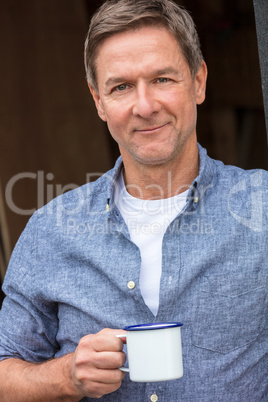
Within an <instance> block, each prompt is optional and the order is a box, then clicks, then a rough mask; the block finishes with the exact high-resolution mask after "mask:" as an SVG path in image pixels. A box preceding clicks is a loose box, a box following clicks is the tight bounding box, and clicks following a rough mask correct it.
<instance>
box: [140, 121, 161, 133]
mask: <svg viewBox="0 0 268 402" xmlns="http://www.w3.org/2000/svg"><path fill="white" fill-rule="evenodd" d="M167 124H168V123H165V124H162V125H160V126H148V127H144V128H142V129H136V130H135V131H136V132H137V133H140V134H154V133H157V132H158V131H160V130H161V129H162V128H163V127H165V126H166V125H167Z"/></svg>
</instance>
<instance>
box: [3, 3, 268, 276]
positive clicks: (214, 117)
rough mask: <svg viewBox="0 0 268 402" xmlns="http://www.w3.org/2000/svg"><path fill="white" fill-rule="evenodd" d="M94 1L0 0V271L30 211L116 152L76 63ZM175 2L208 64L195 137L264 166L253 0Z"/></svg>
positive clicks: (234, 158) (232, 160)
mask: <svg viewBox="0 0 268 402" xmlns="http://www.w3.org/2000/svg"><path fill="white" fill-rule="evenodd" d="M101 3H102V1H101V0H54V1H47V0H23V1H20V0H0V60H1V62H0V180H1V181H0V226H1V231H2V232H1V236H0V238H1V242H0V243H1V244H0V245H1V250H2V253H1V255H2V257H0V258H1V259H2V262H1V261H0V265H1V267H2V268H1V269H2V276H3V271H4V268H3V267H5V265H6V263H7V261H8V259H9V256H10V252H11V250H12V249H13V247H14V245H15V243H16V241H17V239H18V237H19V235H20V233H21V232H22V230H23V228H24V227H25V224H26V223H27V221H28V219H29V217H30V216H31V214H32V213H33V211H34V210H35V209H36V208H39V207H41V206H42V205H43V204H45V203H47V202H48V201H49V200H50V199H52V198H54V197H55V196H56V195H58V194H60V193H61V192H64V191H68V190H69V189H72V188H74V187H76V186H79V185H81V184H83V183H85V182H87V181H90V180H93V179H94V178H96V177H97V176H98V175H100V174H101V173H103V172H105V171H106V170H108V169H109V168H111V167H112V166H113V164H114V161H115V159H116V158H117V156H118V149H117V145H116V144H115V143H114V141H113V140H112V139H111V137H110V135H109V133H108V131H107V128H106V126H105V124H104V123H102V122H101V121H100V119H99V118H98V116H97V113H96V111H95V106H94V104H93V101H92V99H91V95H90V93H89V90H88V88H87V84H86V79H85V72H84V65H83V44H84V39H85V36H86V32H87V28H88V23H89V20H90V16H91V14H92V12H93V11H94V10H95V9H96V8H97V7H98V6H99V5H100V4H101ZM178 3H179V4H182V5H184V6H185V7H186V8H187V9H188V10H189V11H190V12H191V14H192V16H193V18H194V20H195V22H196V25H197V30H198V32H199V35H200V40H201V44H202V50H203V54H204V58H205V60H206V62H207V64H208V70H209V76H208V87H207V99H206V101H205V103H204V104H203V105H202V106H200V107H199V111H198V138H199V142H200V143H201V145H203V146H204V147H206V148H207V150H208V153H209V155H210V156H211V157H213V158H216V159H221V160H222V161H224V162H225V163H226V164H235V165H238V166H240V167H243V168H246V169H250V168H264V169H267V168H268V160H267V136H266V128H265V117H264V107H263V96H262V86H261V76H260V65H259V57H258V46H257V37H256V26H255V17H254V7H253V2H252V0H233V1H230V2H229V1H226V0H185V1H178ZM93 173H94V174H93ZM93 176H94V177H93Z"/></svg>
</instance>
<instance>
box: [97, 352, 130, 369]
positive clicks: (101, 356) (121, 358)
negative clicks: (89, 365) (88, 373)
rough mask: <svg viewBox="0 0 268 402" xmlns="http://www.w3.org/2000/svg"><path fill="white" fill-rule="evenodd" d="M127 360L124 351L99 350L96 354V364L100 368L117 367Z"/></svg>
mask: <svg viewBox="0 0 268 402" xmlns="http://www.w3.org/2000/svg"><path fill="white" fill-rule="evenodd" d="M125 362H126V355H125V353H124V352H97V353H96V354H95V355H94V365H95V367H96V368H99V369H117V368H118V367H121V366H123V365H124V364H125Z"/></svg>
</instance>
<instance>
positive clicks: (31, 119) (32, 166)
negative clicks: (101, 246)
mask: <svg viewBox="0 0 268 402" xmlns="http://www.w3.org/2000/svg"><path fill="white" fill-rule="evenodd" d="M88 20H89V15H88V10H87V6H86V3H85V2H84V1H82V0H54V1H47V0H23V1H20V0H1V1H0V49H1V53H0V59H1V61H0V77H1V78H0V176H1V181H2V188H3V190H6V188H8V189H11V187H12V192H11V190H10V191H9V192H8V197H7V198H8V199H7V198H6V205H5V211H6V216H7V221H8V226H9V232H10V241H11V246H12V247H13V246H14V244H15V242H16V241H17V239H18V237H19V235H20V233H21V231H22V229H23V227H24V226H25V224H26V222H27V220H28V219H29V216H30V211H31V210H33V209H35V208H37V207H39V206H41V205H42V204H44V203H46V202H47V201H48V200H49V199H51V198H52V197H54V196H55V195H56V194H57V193H59V192H60V191H61V188H62V187H63V186H67V187H66V189H68V188H71V187H72V185H70V186H69V184H71V183H73V184H74V185H81V184H83V183H85V182H86V174H87V173H91V172H104V171H106V170H107V169H109V168H110V167H111V166H112V164H113V158H112V154H111V151H110V138H109V137H108V135H107V131H106V127H105V126H104V125H103V124H102V122H101V120H100V119H99V118H98V116H97V114H96V112H95V106H94V105H93V102H92V99H91V95H90V92H89V90H88V88H87V84H86V80H85V72H84V65H83V42H84V38H85V35H86V31H87V28H88ZM38 172H39V173H38ZM16 175H19V176H17V179H16ZM24 176H25V178H23V177H24ZM10 180H14V184H13V185H12V186H11V184H12V182H11V181H10ZM42 180H43V183H42ZM38 183H39V189H38ZM57 185H58V187H56V186H57ZM38 191H39V197H38V194H37V192H38ZM40 191H41V192H40ZM10 194H11V197H9V195H10ZM27 210H29V213H27V214H25V215H23V214H22V213H26V211H27Z"/></svg>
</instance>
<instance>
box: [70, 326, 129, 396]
mask: <svg viewBox="0 0 268 402" xmlns="http://www.w3.org/2000/svg"><path fill="white" fill-rule="evenodd" d="M122 332H123V331H122V330H112V329H107V328H106V329H103V330H102V331H100V332H98V333H97V334H95V335H87V336H85V337H83V338H82V339H81V340H80V342H79V344H78V346H77V349H76V351H75V353H74V355H73V364H72V379H73V381H74V385H75V387H76V389H77V391H78V392H79V393H80V394H81V395H82V396H89V397H91V398H100V397H101V396H103V395H105V394H109V393H111V392H114V391H116V390H117V389H118V388H119V387H120V386H121V382H122V379H123V378H124V375H125V374H124V373H123V372H122V371H121V370H119V367H121V366H123V365H124V363H125V361H126V356H125V353H124V352H123V351H122V350H123V342H122V340H121V339H120V338H117V337H116V335H118V334H122Z"/></svg>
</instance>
